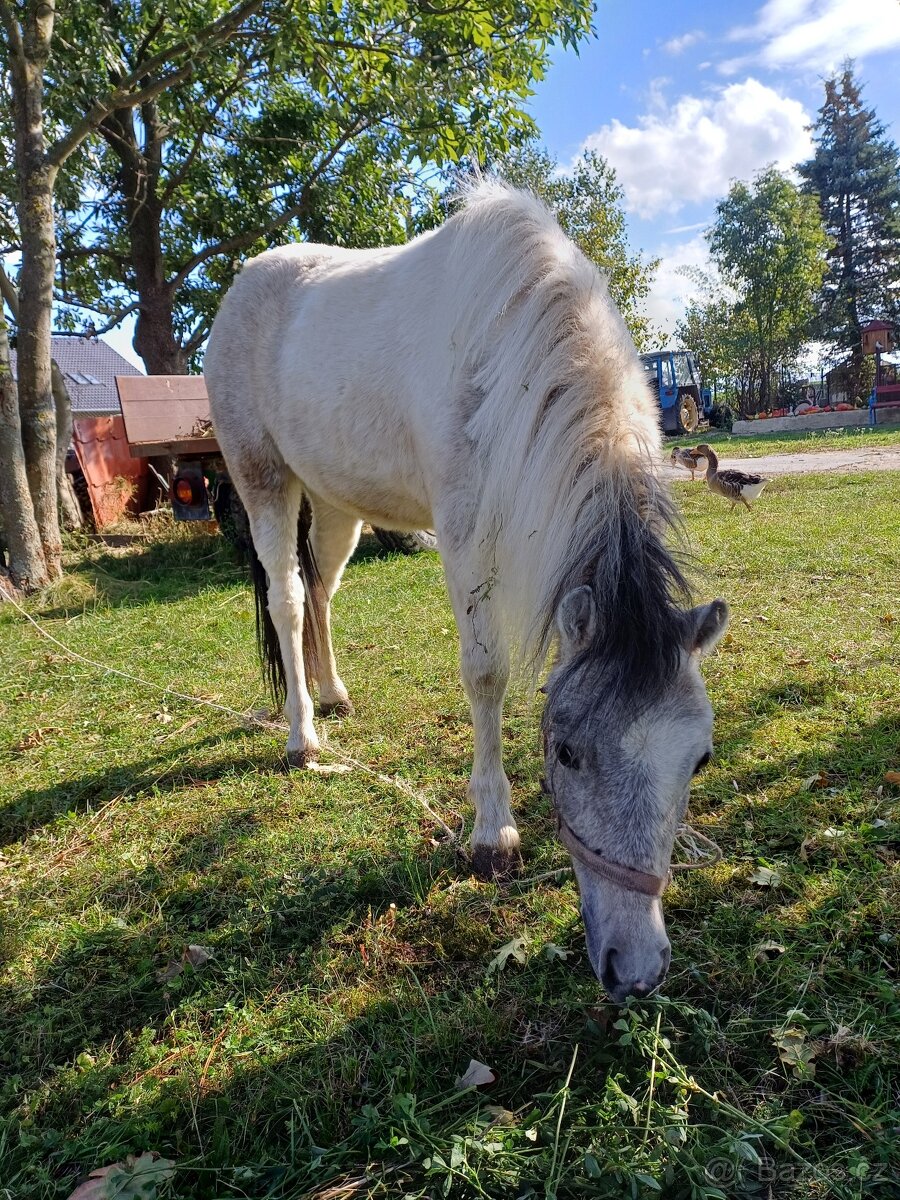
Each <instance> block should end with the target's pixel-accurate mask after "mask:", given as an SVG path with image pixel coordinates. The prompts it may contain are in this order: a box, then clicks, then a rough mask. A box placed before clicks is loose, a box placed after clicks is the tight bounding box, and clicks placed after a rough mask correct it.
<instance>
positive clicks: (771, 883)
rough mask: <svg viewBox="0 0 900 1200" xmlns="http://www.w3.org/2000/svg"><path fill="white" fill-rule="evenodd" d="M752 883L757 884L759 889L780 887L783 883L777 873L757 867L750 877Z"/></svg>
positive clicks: (766, 868)
mask: <svg viewBox="0 0 900 1200" xmlns="http://www.w3.org/2000/svg"><path fill="white" fill-rule="evenodd" d="M750 882H751V883H755V884H756V886H757V887H778V885H779V883H781V876H780V875H779V874H778V872H777V871H771V870H770V869H769V868H768V867H757V868H756V870H755V871H754V872H753V874H752V875H751V876H750Z"/></svg>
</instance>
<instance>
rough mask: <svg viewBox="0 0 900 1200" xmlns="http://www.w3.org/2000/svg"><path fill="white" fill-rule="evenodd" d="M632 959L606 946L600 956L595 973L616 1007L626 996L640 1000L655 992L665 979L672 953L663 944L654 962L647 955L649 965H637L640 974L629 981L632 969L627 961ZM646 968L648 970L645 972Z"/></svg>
mask: <svg viewBox="0 0 900 1200" xmlns="http://www.w3.org/2000/svg"><path fill="white" fill-rule="evenodd" d="M632 957H633V956H632V955H629V954H628V953H627V952H622V951H620V950H617V949H616V948H615V947H614V946H609V947H607V948H606V949H605V950H604V951H603V952H602V954H601V956H600V964H599V966H600V970H599V971H598V972H597V974H598V975H599V977H600V982H601V983H602V984H603V986H604V987H605V988H606V991H607V992H608V994H609V996H610V999H611V1000H613V1001H614V1002H615V1003H616V1004H623V1003H624V1002H625V1001H626V1000H627V999H628V997H629V996H634V997H636V998H637V999H638V1000H640V999H643V997H644V996H649V995H650V993H651V992H652V991H655V990H656V988H658V987H659V985H660V984H661V983H662V981H663V980H664V979H665V977H666V972H667V971H668V970H669V962H670V960H671V957H672V952H671V949H670V947H669V944H668V942H667V943H666V945H665V947H664V948H663V949H661V950H659V951H658V952H657V953H656V956H655V957H656V962H655V963H654V962H653V958H654V955H653V954H652V953H651V954H650V955H649V956H647V957H649V960H650V961H649V963H642V964H641V968H642V974H641V976H640V977H639V978H636V979H635V978H629V976H631V975H633V974H634V972H635V969H636V967H635V965H634V963H633V962H632V961H631V960H632ZM648 967H649V969H647V968H648ZM654 968H655V969H654Z"/></svg>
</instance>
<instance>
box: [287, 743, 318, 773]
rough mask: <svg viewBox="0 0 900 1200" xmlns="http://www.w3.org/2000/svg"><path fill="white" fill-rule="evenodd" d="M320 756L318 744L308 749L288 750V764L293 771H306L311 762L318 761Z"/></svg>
mask: <svg viewBox="0 0 900 1200" xmlns="http://www.w3.org/2000/svg"><path fill="white" fill-rule="evenodd" d="M318 758H319V750H318V747H317V746H310V747H308V748H307V749H306V750H288V752H287V765H288V767H289V768H290V770H292V771H305V770H306V768H307V767H308V766H309V764H310V763H311V762H316V761H318Z"/></svg>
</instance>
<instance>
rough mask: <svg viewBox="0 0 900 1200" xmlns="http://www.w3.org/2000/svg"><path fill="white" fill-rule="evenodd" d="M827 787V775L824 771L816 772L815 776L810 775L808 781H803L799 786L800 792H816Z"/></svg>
mask: <svg viewBox="0 0 900 1200" xmlns="http://www.w3.org/2000/svg"><path fill="white" fill-rule="evenodd" d="M827 786H828V774H827V772H826V771H816V773H815V775H810V777H809V778H808V779H804V780H803V782H802V783H801V784H800V791H801V792H816V791H818V790H819V789H820V788H823V787H827Z"/></svg>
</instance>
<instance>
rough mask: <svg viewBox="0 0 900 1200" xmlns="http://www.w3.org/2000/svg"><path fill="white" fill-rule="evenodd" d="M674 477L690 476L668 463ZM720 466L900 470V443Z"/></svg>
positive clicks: (794, 471)
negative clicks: (898, 444)
mask: <svg viewBox="0 0 900 1200" xmlns="http://www.w3.org/2000/svg"><path fill="white" fill-rule="evenodd" d="M666 465H667V467H668V471H669V475H670V476H671V478H673V479H690V476H689V475H688V473H687V471H684V470H682V469H681V468H680V467H673V466H671V465H670V464H666ZM719 466H720V467H723V468H726V467H727V468H729V469H731V468H734V469H736V470H738V471H748V472H751V473H753V474H756V475H814V474H816V472H821V471H839V472H840V473H841V474H842V475H849V474H852V473H853V472H855V471H900V446H870V447H868V448H867V449H860V450H817V451H814V452H812V453H808V454H765V455H761V456H760V457H759V458H726V457H724V456H723V457H722V458H720V459H719Z"/></svg>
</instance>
